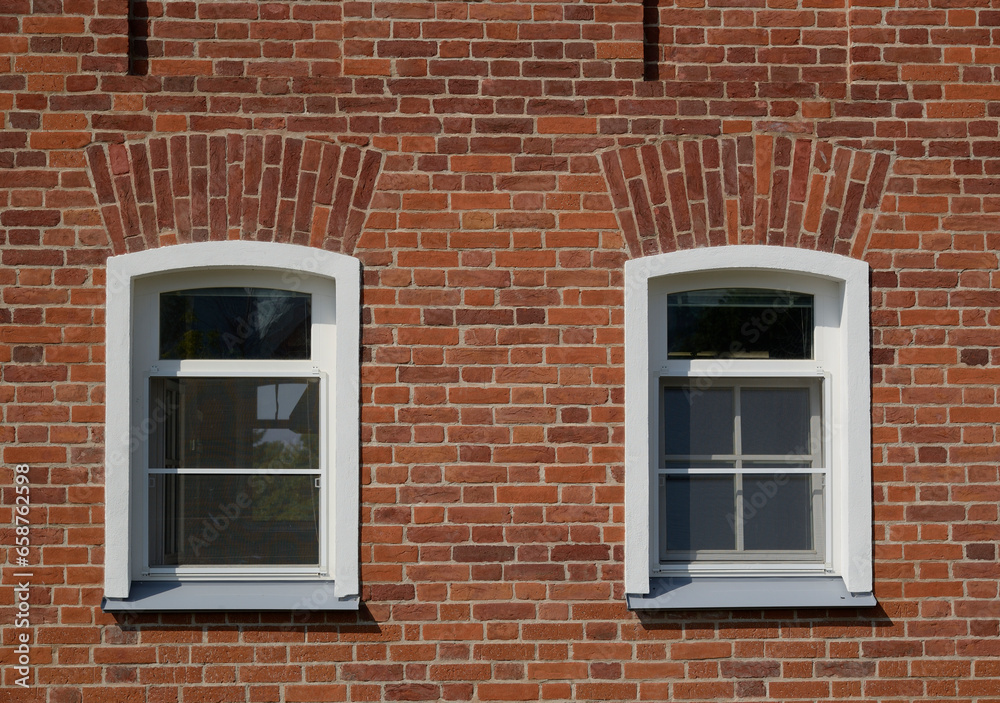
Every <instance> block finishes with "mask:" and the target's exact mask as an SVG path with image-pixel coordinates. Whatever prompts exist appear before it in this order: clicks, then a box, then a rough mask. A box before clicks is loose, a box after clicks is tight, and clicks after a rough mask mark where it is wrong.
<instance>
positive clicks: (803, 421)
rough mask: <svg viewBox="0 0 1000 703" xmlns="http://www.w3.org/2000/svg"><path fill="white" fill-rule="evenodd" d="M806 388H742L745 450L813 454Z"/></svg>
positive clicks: (784, 453) (741, 408) (741, 403)
mask: <svg viewBox="0 0 1000 703" xmlns="http://www.w3.org/2000/svg"><path fill="white" fill-rule="evenodd" d="M810 420H811V417H810V410H809V389H808V388H742V389H741V390H740V426H741V430H742V431H741V433H740V435H741V439H742V446H743V453H744V454H777V455H788V454H800V455H801V454H812V448H811V446H810V441H809V424H810Z"/></svg>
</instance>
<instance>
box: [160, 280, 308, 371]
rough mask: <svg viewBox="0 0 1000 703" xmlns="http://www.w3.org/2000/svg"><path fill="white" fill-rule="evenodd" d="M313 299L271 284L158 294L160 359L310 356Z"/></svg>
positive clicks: (287, 357)
mask: <svg viewBox="0 0 1000 703" xmlns="http://www.w3.org/2000/svg"><path fill="white" fill-rule="evenodd" d="M311 303H312V299H311V297H310V296H309V295H308V294H307V293H296V292H293V291H285V290H274V289H269V288H196V289H192V290H182V291H174V292H171V293H161V294H160V358H161V359H308V358H309V357H310V344H309V339H310V334H309V332H310V325H311V316H312V305H311Z"/></svg>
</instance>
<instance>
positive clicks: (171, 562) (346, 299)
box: [103, 242, 361, 610]
mask: <svg viewBox="0 0 1000 703" xmlns="http://www.w3.org/2000/svg"><path fill="white" fill-rule="evenodd" d="M360 269H361V267H360V264H359V262H358V261H357V259H354V258H352V257H349V256H344V255H341V254H334V253H330V252H325V251H322V250H317V249H312V248H308V247H299V246H292V245H287V244H272V243H263V242H207V243H200V244H185V245H179V246H173V247H167V248H163V249H158V250H152V251H144V252H140V253H135V254H126V255H124V256H117V257H113V258H111V259H109V260H108V284H107V312H108V315H107V431H106V525H107V527H106V533H107V539H106V567H105V574H106V575H105V600H104V603H103V607H104V608H105V610H222V609H225V610H239V609H254V610H296V609H312V610H316V609H331V608H334V609H339V608H356V607H357V606H358V563H357V562H358V524H357V520H358V484H359V476H358V451H359V450H358V446H359V395H358V388H359V385H358V384H359V368H358V367H359V325H360V316H359V309H360Z"/></svg>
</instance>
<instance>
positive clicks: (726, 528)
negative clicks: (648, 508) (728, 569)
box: [660, 475, 736, 552]
mask: <svg viewBox="0 0 1000 703" xmlns="http://www.w3.org/2000/svg"><path fill="white" fill-rule="evenodd" d="M660 486H661V497H660V505H661V506H663V507H662V508H661V509H662V510H664V511H665V515H664V520H663V525H664V535H663V538H664V545H665V547H666V550H667V551H668V552H675V551H679V552H690V551H697V550H702V549H735V548H736V491H735V477H734V476H732V475H727V476H664V477H662V479H661V482H660Z"/></svg>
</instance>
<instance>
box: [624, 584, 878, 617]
mask: <svg viewBox="0 0 1000 703" xmlns="http://www.w3.org/2000/svg"><path fill="white" fill-rule="evenodd" d="M649 586H650V590H649V593H648V594H647V595H639V594H635V593H629V594H626V596H625V598H626V600H627V602H628V608H629V610H685V609H703V608H711V609H713V610H716V609H733V608H869V607H872V606H874V605H876V601H875V596H873V595H872V594H871V593H851V592H850V591H848V590H847V587H846V586H845V585H844V580H843V579H842V578H840V577H839V576H795V577H775V576H743V577H733V576H725V577H722V576H699V577H697V578H692V577H690V576H669V577H660V578H656V577H654V578H651V579H649Z"/></svg>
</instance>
